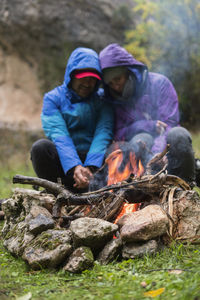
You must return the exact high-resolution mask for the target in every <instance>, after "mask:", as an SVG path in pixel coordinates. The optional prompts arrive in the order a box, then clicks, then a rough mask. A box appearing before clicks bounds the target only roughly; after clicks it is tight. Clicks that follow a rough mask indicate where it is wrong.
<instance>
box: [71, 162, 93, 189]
mask: <svg viewBox="0 0 200 300" xmlns="http://www.w3.org/2000/svg"><path fill="white" fill-rule="evenodd" d="M92 176H93V174H92V172H91V171H90V169H89V168H88V167H83V166H81V165H78V166H76V167H75V168H74V176H73V178H74V181H75V184H74V187H76V188H78V189H83V188H87V187H88V185H89V181H90V178H91V177H92Z"/></svg>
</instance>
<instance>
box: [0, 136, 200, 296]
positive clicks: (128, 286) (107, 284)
mask: <svg viewBox="0 0 200 300" xmlns="http://www.w3.org/2000/svg"><path fill="white" fill-rule="evenodd" d="M193 146H194V150H195V155H196V157H200V134H193ZM16 174H22V175H28V176H35V174H34V171H33V169H32V166H31V163H30V161H29V159H25V160H24V161H23V164H20V162H19V163H16V161H15V162H12V163H10V162H9V164H8V165H7V167H5V164H4V166H2V168H1V173H0V198H4V197H9V196H10V195H11V194H12V192H11V189H12V188H14V187H16V185H13V184H12V177H13V176H14V175H16ZM20 186H21V187H28V186H22V185H20ZM2 226H3V222H2V221H1V222H0V229H1V227H2ZM168 269H182V270H183V271H182V272H181V273H180V274H173V273H170V272H169V271H168ZM141 282H145V283H146V287H145V288H144V287H142V286H141ZM159 288H164V292H163V293H162V294H161V295H159V296H157V297H155V298H156V299H163V300H171V299H174V300H200V245H192V244H186V245H183V244H179V243H174V244H173V245H172V246H171V247H169V248H166V249H164V250H163V251H161V252H160V253H157V254H156V255H154V256H144V257H143V258H140V259H135V260H128V261H122V262H114V263H112V264H109V265H107V266H101V265H99V264H98V263H95V266H94V268H93V269H92V270H88V271H85V272H83V273H82V274H78V275H74V274H70V273H64V272H63V271H62V270H42V271H32V270H30V269H29V267H28V266H27V265H26V263H25V262H24V261H22V260H21V259H19V258H15V257H13V256H12V255H11V254H10V253H8V252H7V251H6V250H5V249H4V247H3V242H2V240H1V238H0V299H1V300H4V299H5V300H6V299H17V298H18V297H19V296H23V295H27V294H28V293H31V294H30V295H32V297H31V299H34V300H37V299H41V300H43V299H44V300H45V299H49V300H50V299H52V300H57V299H59V300H62V299H63V300H64V299H70V300H77V299H81V300H84V299H85V300H86V299H95V300H96V299H97V300H98V299H99V300H100V299H107V300H123V299H124V300H126V299H131V300H134V299H136V300H137V299H138V300H139V299H151V298H150V297H147V296H145V295H144V293H145V292H147V291H150V290H157V289H159ZM27 298H28V297H27ZM28 299H30V298H28Z"/></svg>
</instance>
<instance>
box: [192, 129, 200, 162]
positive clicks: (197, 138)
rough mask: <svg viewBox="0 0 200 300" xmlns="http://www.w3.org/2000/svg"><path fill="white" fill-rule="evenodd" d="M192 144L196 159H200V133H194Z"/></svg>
mask: <svg viewBox="0 0 200 300" xmlns="http://www.w3.org/2000/svg"><path fill="white" fill-rule="evenodd" d="M192 144H193V148H194V152H195V157H198V158H200V133H199V132H194V133H192Z"/></svg>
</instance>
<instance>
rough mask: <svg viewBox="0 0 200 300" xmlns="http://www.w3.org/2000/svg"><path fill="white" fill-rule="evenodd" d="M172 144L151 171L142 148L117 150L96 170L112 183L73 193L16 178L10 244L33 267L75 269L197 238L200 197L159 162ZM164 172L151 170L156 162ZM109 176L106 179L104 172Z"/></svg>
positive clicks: (9, 211)
mask: <svg viewBox="0 0 200 300" xmlns="http://www.w3.org/2000/svg"><path fill="white" fill-rule="evenodd" d="M167 151H168V147H166V149H165V150H164V151H163V152H162V153H160V154H159V155H157V156H156V157H154V158H153V159H152V160H151V161H150V162H149V163H148V164H147V166H146V167H145V168H144V167H143V166H142V163H141V161H140V160H139V159H138V158H137V157H136V155H135V153H133V152H131V151H130V152H129V153H126V154H125V155H124V153H123V151H122V150H121V149H115V151H114V152H112V153H111V154H110V155H109V156H108V157H107V159H106V161H105V165H104V166H103V167H102V168H101V170H100V171H99V173H98V172H97V175H98V176H97V178H99V174H101V173H102V174H103V176H104V179H105V177H107V185H105V186H104V187H102V188H100V189H97V190H93V191H89V192H87V193H83V194H74V193H72V192H71V191H69V190H67V189H66V188H65V187H64V186H62V185H61V184H59V183H54V182H50V181H47V180H44V179H41V178H36V177H27V176H21V175H16V176H14V178H13V182H14V183H21V184H29V185H37V186H39V187H43V188H45V192H44V191H41V192H40V191H33V190H26V189H16V190H15V192H14V194H13V196H12V198H10V199H7V200H5V201H4V202H3V204H2V208H3V210H4V212H5V225H4V228H3V231H2V236H3V238H4V246H5V247H6V248H7V249H8V250H9V251H10V252H11V253H13V254H14V255H17V256H21V257H22V258H23V259H24V260H25V261H27V262H28V264H29V265H30V266H31V267H32V268H33V269H40V268H47V267H56V268H57V267H59V266H61V265H62V266H64V270H67V271H69V272H74V273H77V272H81V271H83V270H85V269H87V268H90V267H91V266H92V265H93V263H94V260H96V259H97V260H98V261H100V263H103V264H104V263H109V262H111V261H112V260H113V259H116V257H121V258H124V259H129V258H135V257H141V256H143V255H144V254H145V253H149V254H150V253H154V252H156V251H158V250H159V247H160V246H159V245H160V244H161V245H168V244H169V243H170V241H171V240H182V241H184V240H186V241H188V240H189V241H193V242H194V241H198V240H199V238H200V199H199V196H198V194H197V193H196V192H195V191H192V190H191V188H190V186H189V185H188V184H187V183H186V182H185V181H184V180H182V179H181V178H179V177H176V176H173V175H169V174H167V172H166V168H167V165H162V164H160V161H163V160H162V158H163V157H164V156H165V155H166V153H167ZM155 165H156V166H158V165H160V166H161V168H160V171H158V172H157V173H156V174H154V175H152V169H153V170H154V166H155ZM104 171H105V172H107V174H106V175H107V176H105V172H104Z"/></svg>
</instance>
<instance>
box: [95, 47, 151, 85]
mask: <svg viewBox="0 0 200 300" xmlns="http://www.w3.org/2000/svg"><path fill="white" fill-rule="evenodd" d="M99 59H100V65H101V69H102V70H104V69H106V68H112V67H122V66H125V67H128V69H129V70H130V71H131V72H132V73H134V75H135V77H136V79H137V81H138V82H139V83H140V84H142V83H144V81H145V80H146V76H147V73H148V72H147V71H148V69H147V66H146V65H144V64H143V63H142V62H140V61H138V60H136V59H135V58H134V57H133V56H132V55H131V54H130V53H129V52H128V51H126V49H124V48H122V47H121V46H120V45H118V44H110V45H108V46H107V47H105V48H104V49H103V50H102V51H101V52H100V54H99Z"/></svg>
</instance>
